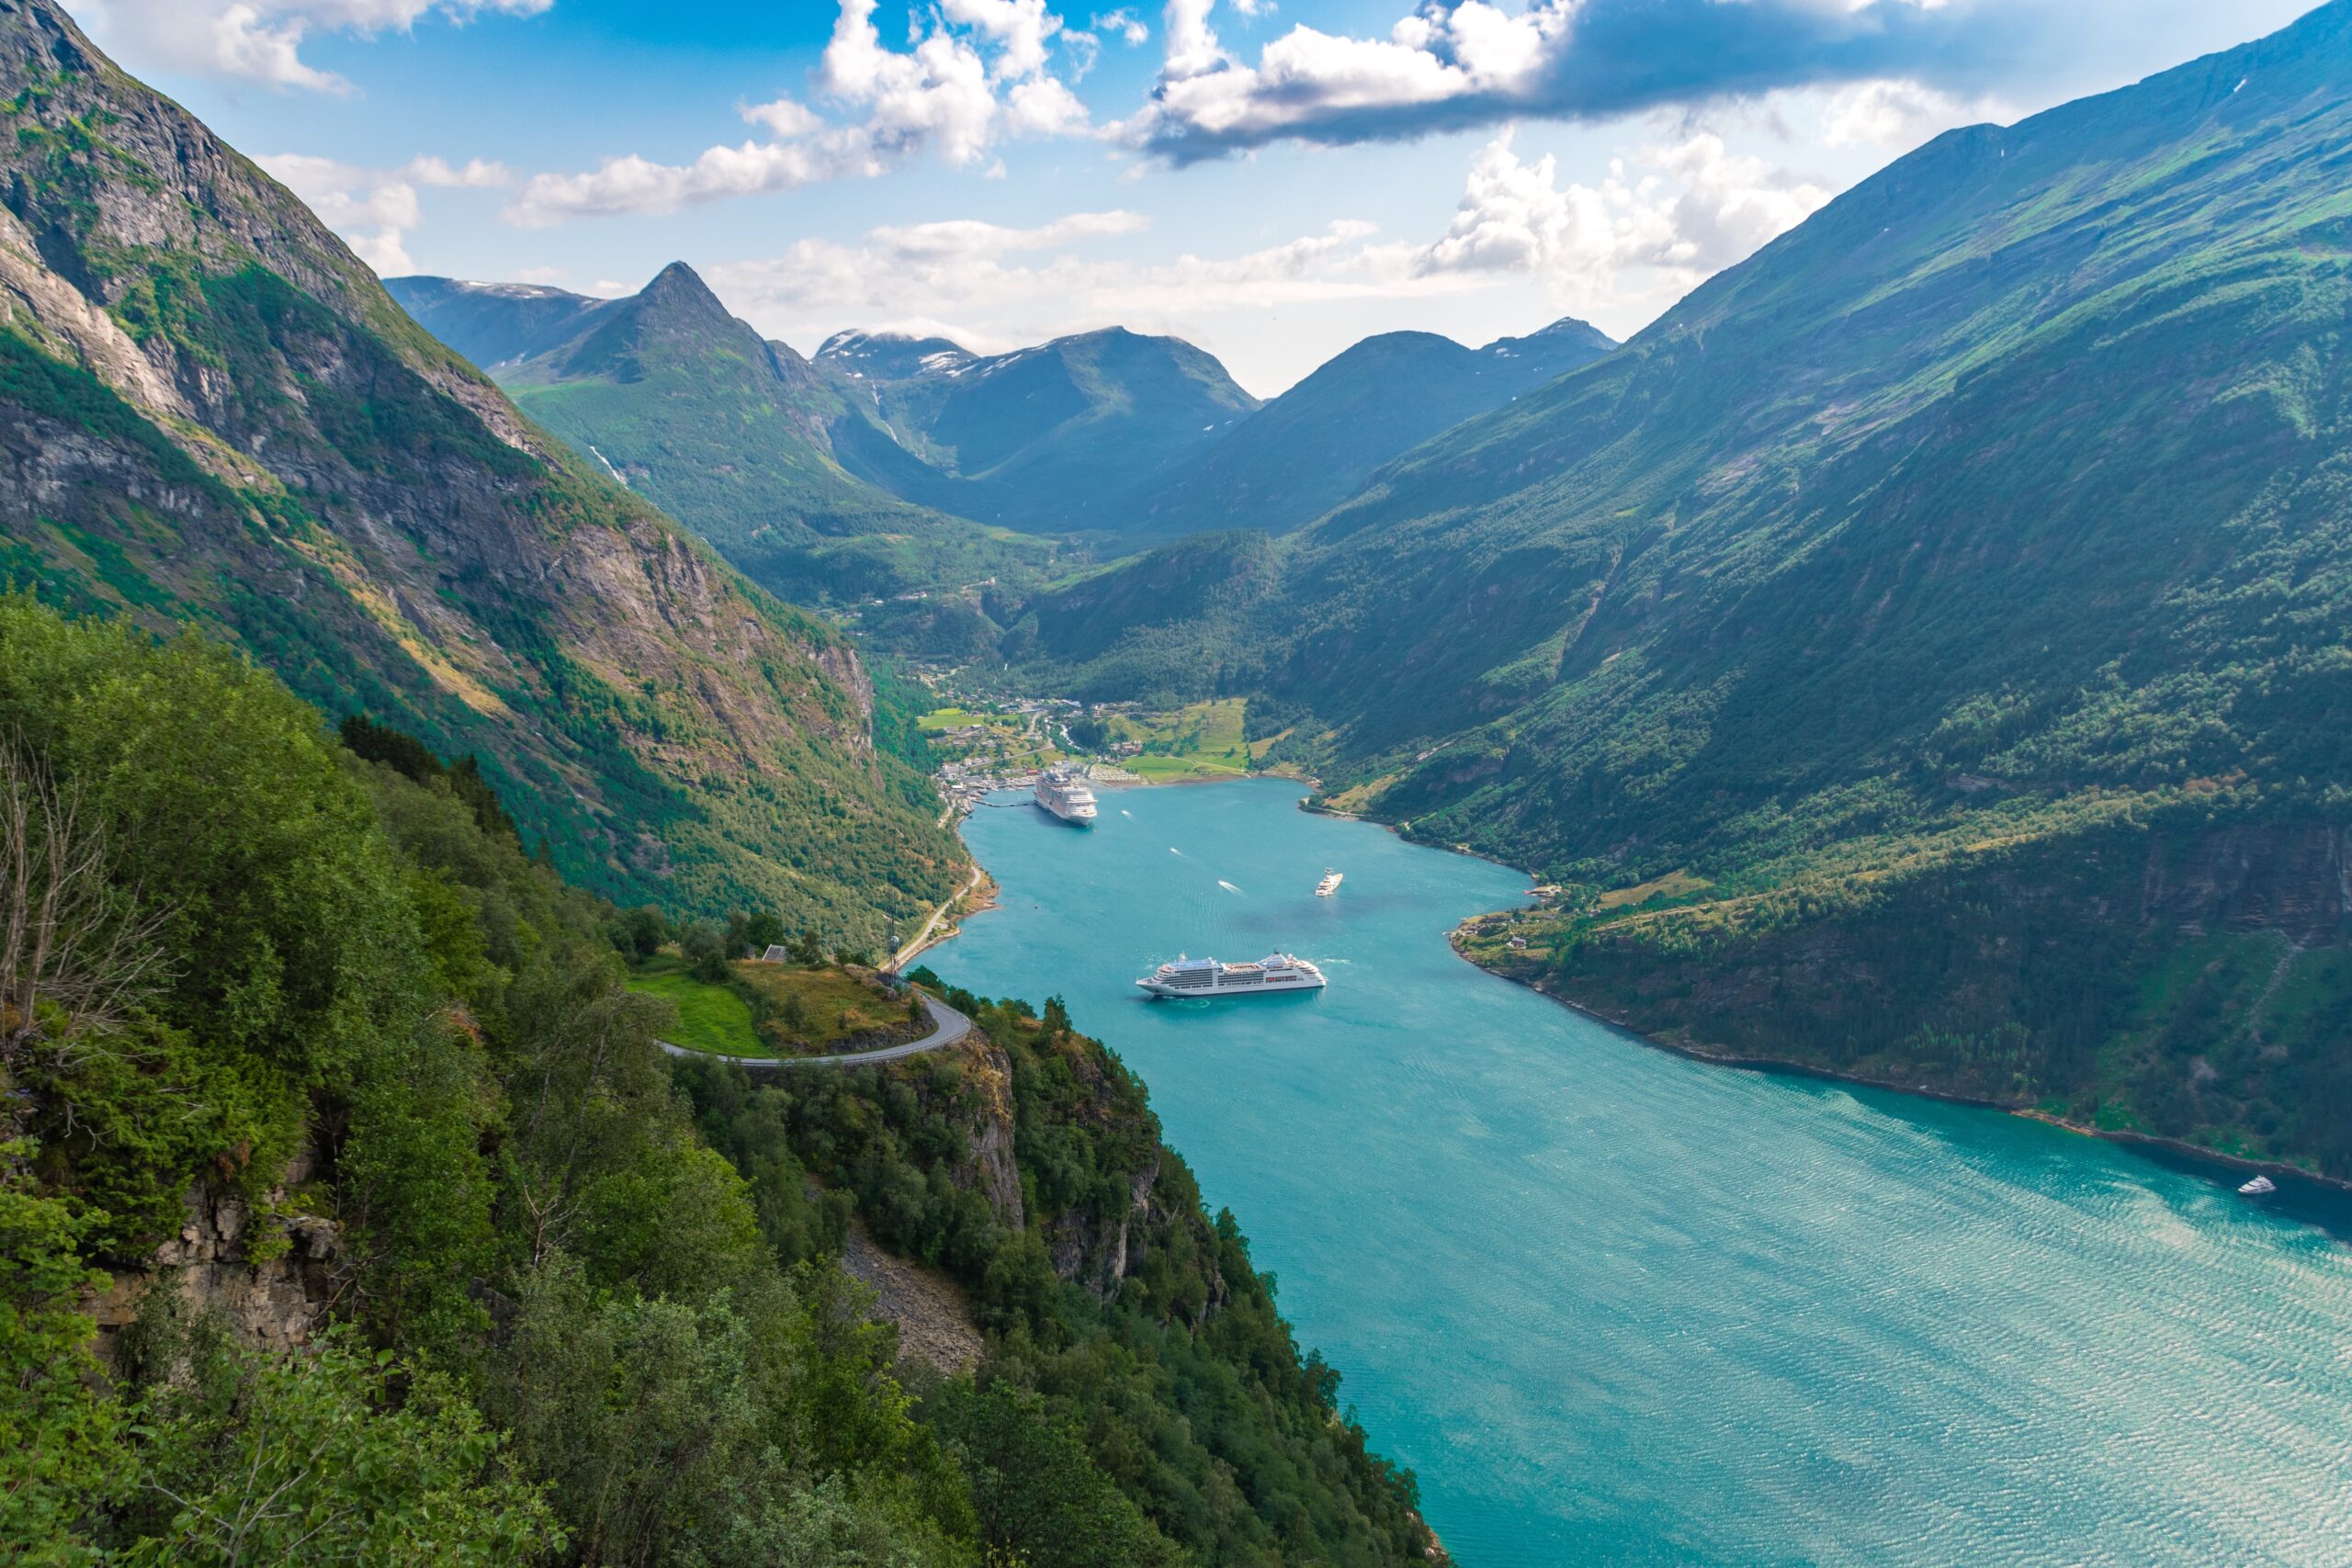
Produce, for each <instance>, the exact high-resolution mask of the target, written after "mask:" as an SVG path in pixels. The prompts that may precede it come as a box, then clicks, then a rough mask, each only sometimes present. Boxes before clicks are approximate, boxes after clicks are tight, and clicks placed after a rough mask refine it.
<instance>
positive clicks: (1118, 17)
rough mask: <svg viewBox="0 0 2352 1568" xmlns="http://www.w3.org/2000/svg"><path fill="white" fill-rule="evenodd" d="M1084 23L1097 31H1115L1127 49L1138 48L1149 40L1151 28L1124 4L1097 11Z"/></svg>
mask: <svg viewBox="0 0 2352 1568" xmlns="http://www.w3.org/2000/svg"><path fill="white" fill-rule="evenodd" d="M1086 25H1087V26H1088V27H1090V28H1093V29H1094V30H1095V31H1096V32H1098V33H1115V34H1116V35H1118V39H1119V41H1120V42H1122V43H1124V44H1125V45H1126V46H1127V47H1128V48H1129V49H1140V48H1142V47H1143V46H1144V45H1145V44H1147V43H1148V42H1150V41H1151V29H1150V28H1148V27H1146V26H1144V24H1143V23H1142V22H1141V21H1140V20H1139V19H1137V17H1136V14H1135V13H1134V12H1133V11H1130V10H1128V9H1126V8H1125V6H1121V7H1120V8H1119V9H1118V10H1115V11H1098V12H1096V13H1095V14H1094V16H1093V17H1091V18H1089V19H1088V21H1087V24H1086Z"/></svg>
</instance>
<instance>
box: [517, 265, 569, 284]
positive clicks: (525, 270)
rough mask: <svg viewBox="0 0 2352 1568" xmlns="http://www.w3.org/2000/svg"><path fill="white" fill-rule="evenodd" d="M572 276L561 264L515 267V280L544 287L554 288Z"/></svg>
mask: <svg viewBox="0 0 2352 1568" xmlns="http://www.w3.org/2000/svg"><path fill="white" fill-rule="evenodd" d="M569 276H571V274H570V273H568V272H566V271H565V270H564V269H563V268H561V267H560V266H525V267H517V268H515V282H517V283H536V284H537V285H538V286H539V287H541V288H552V287H554V286H555V285H557V284H559V283H561V282H562V281H563V280H564V279H565V278H567V277H569Z"/></svg>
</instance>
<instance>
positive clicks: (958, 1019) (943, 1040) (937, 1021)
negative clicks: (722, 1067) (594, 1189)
mask: <svg viewBox="0 0 2352 1568" xmlns="http://www.w3.org/2000/svg"><path fill="white" fill-rule="evenodd" d="M922 1005H923V1006H925V1007H927V1008H929V1009H930V1010H931V1023H932V1030H931V1032H930V1033H928V1034H926V1035H924V1036H923V1037H922V1039H920V1040H910V1041H908V1042H907V1043H905V1044H903V1045H884V1046H882V1047H880V1048H878V1049H876V1050H873V1051H852V1052H849V1053H848V1054H846V1055H839V1056H727V1055H720V1054H719V1053H718V1052H717V1051H690V1050H688V1049H687V1048H686V1047H685V1046H684V1045H673V1044H672V1043H670V1042H668V1041H667V1040H657V1041H655V1042H654V1043H655V1044H657V1045H659V1046H661V1047H662V1050H664V1051H667V1052H668V1053H669V1054H670V1055H673V1056H700V1057H702V1058H703V1059H704V1060H706V1061H711V1062H732V1063H734V1064H735V1065H736V1066H739V1067H865V1066H873V1065H874V1064H876V1063H877V1062H895V1061H898V1060H899V1058H900V1057H902V1056H920V1055H922V1054H923V1053H924V1052H926V1051H936V1050H938V1049H939V1048H940V1047H941V1046H942V1045H953V1044H955V1043H956V1042H957V1041H958V1040H961V1039H963V1038H964V1036H966V1035H967V1034H969V1033H970V1032H972V1021H971V1020H970V1019H968V1018H966V1017H965V1016H964V1015H963V1014H962V1013H960V1012H957V1011H956V1010H955V1009H954V1008H952V1007H949V1006H948V1005H947V1004H946V1003H945V1002H943V1001H935V1000H933V998H930V997H925V998H923V999H922Z"/></svg>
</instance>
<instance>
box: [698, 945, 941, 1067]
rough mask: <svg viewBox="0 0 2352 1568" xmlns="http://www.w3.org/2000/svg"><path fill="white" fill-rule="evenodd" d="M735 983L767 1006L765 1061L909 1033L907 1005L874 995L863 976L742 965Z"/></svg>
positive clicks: (841, 971) (826, 969) (827, 969)
mask: <svg viewBox="0 0 2352 1568" xmlns="http://www.w3.org/2000/svg"><path fill="white" fill-rule="evenodd" d="M735 983H736V984H737V985H738V986H739V987H748V988H750V989H751V990H752V991H754V992H756V993H757V994H758V995H759V996H760V998H762V1000H763V1001H764V1002H765V1003H766V1004H767V1006H766V1007H764V1008H763V1009H762V1012H763V1015H764V1016H765V1017H766V1019H767V1021H766V1022H765V1023H764V1024H763V1025H761V1032H762V1036H763V1038H762V1041H761V1045H760V1049H761V1050H762V1051H763V1053H764V1054H766V1055H777V1054H779V1053H805V1054H810V1055H819V1054H822V1053H824V1052H826V1051H830V1050H831V1049H833V1048H834V1047H836V1046H839V1045H842V1044H843V1043H847V1042H850V1041H852V1040H854V1039H862V1038H864V1037H866V1036H870V1035H872V1034H874V1033H876V1032H878V1031H885V1030H888V1031H893V1032H898V1033H901V1034H910V1033H911V1032H912V1031H911V1030H910V1029H909V1028H908V1027H907V1011H906V1005H905V1004H904V1003H903V1002H901V1001H899V999H898V998H894V997H889V996H886V995H884V994H883V993H882V992H880V991H878V990H876V988H875V987H873V986H872V985H871V984H869V983H868V982H867V981H866V980H865V979H864V978H862V977H861V972H857V971H852V970H846V969H840V968H835V967H831V966H830V965H829V966H826V967H823V968H818V969H801V968H796V967H794V966H792V965H790V964H752V963H743V964H736V965H735ZM795 1004H797V1010H796V1007H795ZM787 1020H789V1021H790V1022H788V1023H787ZM924 1027H925V1028H928V1027H929V1025H928V1024H926V1025H925V1026H924Z"/></svg>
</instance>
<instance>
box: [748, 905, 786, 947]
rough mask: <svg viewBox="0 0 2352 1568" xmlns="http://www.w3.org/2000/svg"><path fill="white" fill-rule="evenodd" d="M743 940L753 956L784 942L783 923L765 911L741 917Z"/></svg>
mask: <svg viewBox="0 0 2352 1568" xmlns="http://www.w3.org/2000/svg"><path fill="white" fill-rule="evenodd" d="M743 939H744V942H746V943H747V944H748V945H749V946H750V948H751V950H752V954H753V955H754V956H756V955H758V954H760V953H765V952H766V951H767V950H768V949H769V948H771V947H775V946H778V945H780V944H781V943H782V942H783V941H784V922H783V921H782V920H781V919H777V918H776V917H775V915H773V914H771V913H769V912H768V911H767V910H765V909H756V910H753V911H752V913H751V914H749V915H746V916H744V917H743Z"/></svg>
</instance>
